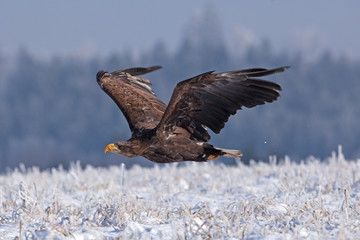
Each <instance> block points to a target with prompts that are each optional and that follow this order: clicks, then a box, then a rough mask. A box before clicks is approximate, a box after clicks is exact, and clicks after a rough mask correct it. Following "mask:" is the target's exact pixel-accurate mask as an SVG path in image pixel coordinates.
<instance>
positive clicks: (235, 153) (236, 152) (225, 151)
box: [216, 148, 243, 160]
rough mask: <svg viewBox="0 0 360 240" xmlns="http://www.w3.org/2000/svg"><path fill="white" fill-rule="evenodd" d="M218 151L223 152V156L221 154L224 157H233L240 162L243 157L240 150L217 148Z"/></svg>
mask: <svg viewBox="0 0 360 240" xmlns="http://www.w3.org/2000/svg"><path fill="white" fill-rule="evenodd" d="M216 149H218V150H221V151H222V153H223V154H221V155H222V156H224V157H231V158H236V159H238V160H240V157H242V155H243V154H242V153H241V152H240V151H239V150H234V149H224V148H216Z"/></svg>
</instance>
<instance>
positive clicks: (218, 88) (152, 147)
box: [96, 66, 289, 163]
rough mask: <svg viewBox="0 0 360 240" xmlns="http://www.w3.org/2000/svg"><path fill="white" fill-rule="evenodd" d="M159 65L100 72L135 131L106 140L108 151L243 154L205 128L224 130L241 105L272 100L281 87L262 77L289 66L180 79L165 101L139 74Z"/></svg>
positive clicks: (155, 155)
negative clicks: (127, 136)
mask: <svg viewBox="0 0 360 240" xmlns="http://www.w3.org/2000/svg"><path fill="white" fill-rule="evenodd" d="M160 68H161V66H152V67H147V68H145V67H136V68H128V69H124V70H119V71H115V72H112V73H109V72H107V71H104V70H101V71H99V72H98V73H97V75H96V80H97V82H98V84H99V86H100V88H101V89H102V90H103V91H104V92H105V93H106V94H107V95H109V96H110V97H111V98H112V99H113V100H114V102H115V103H116V104H117V106H118V107H119V108H120V110H121V111H122V113H123V114H124V116H125V118H126V120H127V122H128V124H129V127H130V130H131V133H132V136H131V138H130V139H129V140H127V141H118V142H116V143H111V144H109V145H107V146H106V148H105V152H113V153H117V154H120V155H123V156H127V157H130V158H131V157H137V156H143V157H145V158H147V159H149V160H151V161H153V162H157V163H169V162H182V161H197V162H204V161H207V160H214V159H217V158H218V157H220V156H224V157H233V158H237V159H239V158H240V157H241V156H242V153H241V152H240V151H239V150H231V149H223V148H218V147H215V146H213V145H211V144H209V143H208V141H209V140H210V135H209V133H208V131H207V128H210V129H211V130H212V131H213V132H214V133H217V134H218V133H220V131H221V129H223V128H224V126H225V122H227V120H228V118H229V117H230V115H234V114H235V113H236V111H237V110H240V109H241V108H242V107H247V108H252V107H255V106H257V105H262V104H264V103H265V102H273V101H275V100H276V99H277V98H278V97H279V96H280V94H279V92H280V91H281V87H280V85H279V84H276V83H274V82H270V81H266V80H262V79H259V77H263V76H267V75H270V74H274V73H278V72H283V71H285V69H287V68H289V67H288V66H284V67H280V68H275V69H265V68H251V69H244V70H237V71H230V72H223V73H214V71H211V72H206V73H203V74H200V75H198V76H195V77H192V78H190V79H188V80H185V81H182V82H179V83H178V84H177V85H176V87H175V89H174V92H173V94H172V96H171V99H170V102H169V104H168V105H166V104H165V103H164V102H163V101H161V100H160V99H159V98H158V97H157V96H156V95H155V93H154V92H153V90H152V89H151V87H150V85H151V82H150V81H149V80H148V79H146V78H143V77H140V75H143V74H146V73H149V72H152V71H154V70H157V69H160Z"/></svg>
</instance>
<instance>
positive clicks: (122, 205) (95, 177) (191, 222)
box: [0, 149, 360, 239]
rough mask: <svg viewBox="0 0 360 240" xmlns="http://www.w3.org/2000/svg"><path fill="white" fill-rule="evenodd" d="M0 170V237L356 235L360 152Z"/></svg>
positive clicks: (359, 232)
mask: <svg viewBox="0 0 360 240" xmlns="http://www.w3.org/2000/svg"><path fill="white" fill-rule="evenodd" d="M276 162H277V161H276V159H275V158H272V159H271V163H270V164H265V163H258V164H255V163H253V164H251V165H250V166H245V165H243V164H241V163H239V164H238V166H223V165H214V164H213V163H189V164H186V165H185V166H181V167H178V166H177V165H174V164H169V165H162V166H161V167H155V168H141V167H134V168H132V169H130V170H126V169H124V167H123V166H118V167H110V168H94V167H90V166H89V167H86V168H85V169H82V168H81V167H80V166H79V165H78V164H74V165H73V166H72V167H71V169H70V170H69V171H65V170H62V169H52V170H49V171H39V170H38V169H37V168H32V169H28V170H26V169H23V168H22V167H20V168H19V169H17V170H15V171H13V172H12V173H8V174H5V175H0V202H1V205H0V238H1V239H14V238H16V237H20V239H25V238H35V239H50V238H51V239H53V238H55V239H129V238H132V239H139V238H142V239H185V238H186V239H202V238H216V239H218V238H226V239H231V238H234V239H239V238H240V239H241V238H245V239H262V238H266V239H306V238H308V239H325V238H327V239H338V238H340V239H347V238H348V239H360V159H359V160H357V161H349V160H345V159H344V156H343V155H342V153H341V149H339V151H338V153H337V154H335V153H334V154H333V155H332V156H331V157H329V158H328V159H326V161H324V162H320V161H319V160H317V159H314V158H309V159H308V160H306V161H305V163H301V164H295V163H292V162H291V161H290V159H287V158H285V159H284V160H279V161H278V163H276Z"/></svg>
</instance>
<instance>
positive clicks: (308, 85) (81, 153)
mask: <svg viewBox="0 0 360 240" xmlns="http://www.w3.org/2000/svg"><path fill="white" fill-rule="evenodd" d="M216 25H217V23H216V22H214V20H212V19H211V18H210V19H206V17H205V19H203V21H202V22H200V23H198V24H197V25H194V26H191V27H189V29H188V31H187V32H186V33H185V34H184V38H183V40H182V44H180V46H179V47H178V49H176V50H175V51H169V50H168V49H167V46H166V44H164V43H161V42H158V43H157V44H155V45H154V46H153V48H152V49H151V50H148V51H144V52H142V53H140V54H137V55H135V54H132V53H131V52H120V53H114V54H113V55H111V56H102V55H99V56H93V57H91V58H87V59H84V58H81V57H79V58H77V57H74V56H66V57H64V56H62V57H60V56H53V57H52V58H51V59H41V58H38V57H36V56H33V55H32V54H30V53H29V52H30V51H28V50H27V49H22V50H20V51H19V53H18V54H17V56H16V59H15V61H13V62H14V63H12V64H9V62H8V61H7V59H6V58H5V56H3V55H2V54H1V52H0V100H1V102H0V122H1V123H0V136H1V138H0V157H1V162H0V170H1V171H4V170H5V169H6V168H8V167H10V168H13V167H16V166H18V165H19V163H21V162H23V163H24V164H25V166H32V165H36V166H40V167H41V168H48V167H54V166H58V165H59V164H62V165H63V166H64V167H67V166H68V165H69V163H70V162H71V161H77V160H80V161H81V163H82V164H93V165H95V166H99V165H102V166H103V165H108V164H120V163H121V162H125V163H126V165H127V166H130V165H131V164H133V163H139V164H143V165H151V164H152V163H150V162H149V161H147V160H144V159H142V158H136V159H125V158H121V157H119V156H116V155H113V154H106V155H104V147H105V146H106V145H107V144H108V143H110V142H114V141H116V140H124V139H127V138H129V137H130V131H129V128H128V125H127V123H126V121H125V118H124V117H123V116H122V113H121V112H120V111H119V110H118V108H117V107H116V105H115V103H113V102H112V100H111V99H110V98H109V97H108V96H107V95H106V94H105V93H104V92H102V90H101V89H100V88H99V86H98V85H97V82H96V79H95V75H96V73H97V71H98V70H101V69H105V70H108V71H114V70H118V69H123V68H127V67H133V66H150V65H162V66H163V67H164V68H163V69H161V70H158V71H156V72H154V73H151V74H148V75H146V76H145V77H146V78H149V79H150V80H151V81H152V83H153V89H154V90H155V92H156V93H157V95H158V96H159V97H160V98H161V99H163V100H164V101H165V102H167V101H168V100H169V98H170V96H171V93H172V91H173V88H174V87H175V85H176V83H177V82H179V81H181V80H184V79H187V78H189V77H192V76H194V75H197V74H200V73H202V72H206V71H210V70H216V71H217V72H221V71H229V70H237V69H242V68H249V67H266V68H272V67H279V66H283V65H290V66H291V69H289V70H287V71H286V72H285V73H281V74H277V75H274V76H271V77H269V78H267V79H270V80H273V81H276V82H278V83H280V84H281V85H282V87H283V91H282V93H281V97H280V98H279V99H278V101H276V102H275V103H271V104H265V105H263V106H260V107H256V108H253V109H244V110H242V111H238V113H237V115H236V116H232V117H231V118H230V120H229V122H228V123H227V124H226V126H225V129H223V131H222V132H221V133H220V135H215V134H212V139H211V141H210V142H211V143H212V144H214V145H216V146H219V147H224V148H235V149H240V150H241V151H242V152H243V154H244V157H243V161H245V162H246V161H248V160H249V159H255V160H263V161H266V160H267V159H268V156H269V154H276V155H278V156H279V157H281V156H284V155H289V156H290V157H291V158H292V159H297V160H300V159H304V158H306V157H307V156H309V155H314V156H317V157H321V158H323V157H325V156H329V154H331V151H333V150H335V149H336V148H337V145H338V144H342V145H343V149H344V152H345V154H346V155H347V157H349V158H358V157H360V146H359V139H360V124H359V120H360V107H359V103H360V94H359V93H360V79H359V76H360V62H359V61H356V60H348V59H347V58H345V57H343V58H342V57H333V56H332V52H331V51H330V50H329V51H327V52H324V53H322V55H321V56H320V57H318V58H316V59H315V60H313V61H308V60H306V59H307V56H305V55H304V54H303V53H302V52H298V53H297V54H294V53H293V54H289V53H286V52H277V53H275V52H274V51H273V49H272V47H271V42H270V41H268V40H266V39H264V40H263V41H262V42H261V43H260V44H257V45H250V46H246V47H244V48H239V49H238V50H237V51H235V52H234V51H233V50H232V49H229V47H228V46H227V44H226V43H225V41H224V40H223V39H222V38H221V28H220V27H216ZM222 161H228V162H227V163H232V161H233V160H229V159H226V160H225V159H222Z"/></svg>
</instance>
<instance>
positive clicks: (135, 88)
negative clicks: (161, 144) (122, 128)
mask: <svg viewBox="0 0 360 240" xmlns="http://www.w3.org/2000/svg"><path fill="white" fill-rule="evenodd" d="M159 68H161V67H160V66H153V67H148V68H141V67H139V68H129V69H124V70H119V71H115V72H112V73H108V72H107V71H103V70H102V71H99V72H98V73H97V75H96V79H97V82H98V84H99V86H100V88H101V89H102V90H103V91H104V92H105V93H106V94H107V95H109V96H110V97H111V98H112V99H113V100H114V102H115V103H116V104H117V106H118V107H119V108H120V110H121V111H122V113H123V114H124V116H125V118H126V120H127V122H128V124H129V127H130V130H131V132H132V133H133V134H134V133H136V132H137V131H141V130H142V129H153V128H155V127H156V126H157V125H158V123H159V122H160V120H161V118H162V115H163V114H164V112H165V109H166V104H165V103H164V102H163V101H161V100H160V99H159V98H158V97H157V96H156V95H155V93H154V92H153V90H152V89H151V87H150V85H151V82H150V81H149V80H148V79H145V78H142V77H139V75H142V74H145V73H149V72H152V71H154V70H157V69H159Z"/></svg>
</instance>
